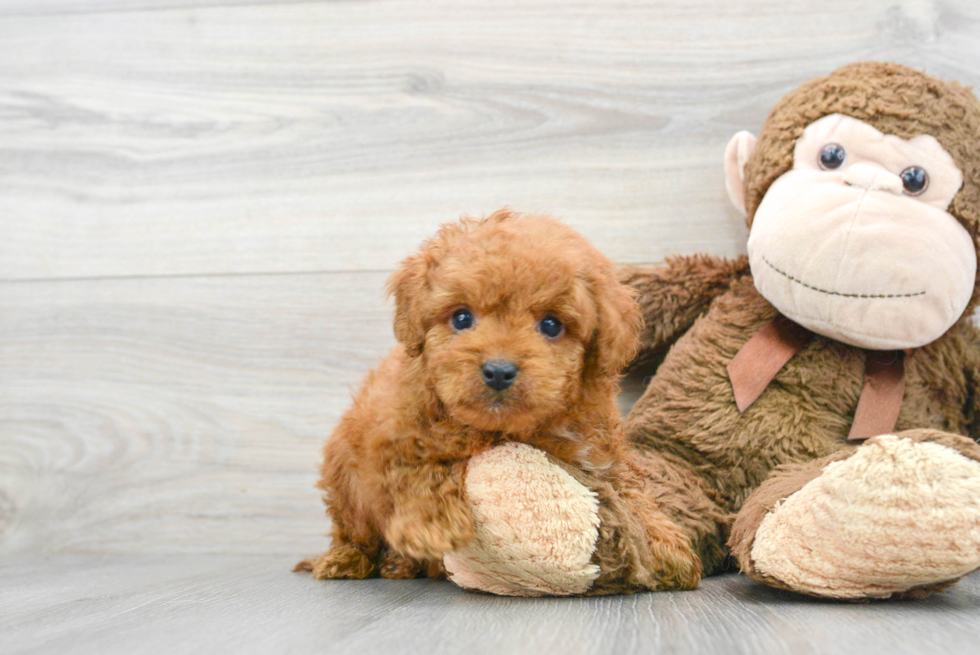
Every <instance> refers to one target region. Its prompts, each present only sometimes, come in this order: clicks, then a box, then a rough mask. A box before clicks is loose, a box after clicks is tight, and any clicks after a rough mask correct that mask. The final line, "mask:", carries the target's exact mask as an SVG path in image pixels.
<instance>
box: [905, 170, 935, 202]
mask: <svg viewBox="0 0 980 655" xmlns="http://www.w3.org/2000/svg"><path fill="white" fill-rule="evenodd" d="M899 177H901V178H902V186H903V187H905V193H906V194H908V195H910V196H918V195H920V194H922V193H923V192H925V190H926V187H928V186H929V173H926V169H924V168H922V167H921V166H909V167H908V168H906V169H905V170H903V171H902V173H901V175H900V176H899Z"/></svg>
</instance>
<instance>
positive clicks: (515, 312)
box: [297, 210, 641, 579]
mask: <svg viewBox="0 0 980 655" xmlns="http://www.w3.org/2000/svg"><path fill="white" fill-rule="evenodd" d="M388 288H389V292H390V293H392V294H393V295H394V296H395V305H396V313H395V321H394V327H395V335H396V337H397V338H398V341H399V345H398V346H397V347H396V348H395V349H394V351H393V352H392V353H391V354H390V355H389V356H388V357H387V358H386V359H385V360H384V361H383V362H382V364H381V365H380V367H379V368H378V369H377V370H375V371H372V372H371V373H370V374H369V375H368V377H367V380H366V382H365V383H364V386H363V387H362V389H361V390H360V392H359V393H358V394H357V395H356V397H355V398H354V404H353V407H351V408H350V410H348V411H347V413H346V414H345V415H344V417H343V418H342V420H341V422H340V424H339V426H338V427H337V429H336V431H335V432H334V434H333V436H332V437H331V438H330V439H329V440H328V441H327V443H326V446H325V448H324V458H323V465H322V467H321V470H320V471H321V479H320V482H319V484H318V486H319V487H320V488H321V489H323V491H324V497H325V502H326V504H327V511H328V514H329V515H330V517H331V519H332V520H333V531H332V537H333V545H332V548H331V549H330V550H329V551H328V552H327V553H325V554H323V555H321V556H320V557H319V558H317V559H315V560H311V561H305V562H301V563H300V564H299V565H298V566H297V569H298V570H299V569H305V570H310V571H313V574H314V575H315V576H316V577H317V578H321V579H322V578H367V577H373V576H377V575H381V576H383V577H387V578H406V577H415V576H417V575H420V574H428V575H430V576H436V575H439V574H441V573H443V568H442V558H443V555H445V554H446V553H449V552H451V551H453V550H455V549H457V548H461V547H463V546H465V545H467V544H468V543H469V542H470V541H471V540H472V539H473V536H474V525H473V512H472V510H471V507H470V505H469V504H468V503H467V498H466V496H465V491H464V478H465V474H466V467H467V462H468V461H469V460H470V458H472V457H474V456H475V455H478V454H480V453H482V452H485V451H487V450H488V449H490V448H492V447H494V446H496V445H499V444H502V443H505V442H521V443H524V444H528V445H530V446H534V447H536V448H538V449H540V450H542V451H544V452H546V453H548V454H550V455H552V456H554V457H556V458H557V459H559V460H561V461H563V462H565V463H566V464H568V465H570V466H572V467H575V468H576V469H580V470H583V471H588V472H592V473H595V474H597V475H603V476H610V477H615V476H617V475H619V474H620V469H621V468H624V467H626V468H628V465H627V463H626V462H627V459H628V454H629V452H628V451H629V449H628V448H627V446H626V444H625V442H624V438H623V434H622V431H621V429H620V418H619V414H618V412H617V409H616V405H615V396H616V393H617V391H618V378H619V373H620V370H621V369H622V368H623V367H624V366H625V365H626V363H628V361H629V360H630V358H631V357H632V355H633V354H634V352H635V349H636V346H637V333H638V331H639V329H640V325H641V319H640V313H639V309H638V307H637V304H636V301H635V300H634V298H633V295H632V292H631V290H630V289H629V288H628V287H626V286H624V285H622V284H620V283H619V282H618V281H617V279H616V271H615V268H614V266H613V265H612V263H610V261H609V260H608V259H606V258H605V257H604V256H603V255H602V254H601V253H599V252H598V251H597V250H596V249H595V248H594V247H592V246H591V245H590V244H589V243H588V242H587V241H586V240H585V239H584V238H583V237H582V236H581V235H579V234H577V233H576V232H575V231H573V230H572V229H570V228H568V227H566V226H565V225H563V224H561V223H560V222H558V221H557V220H554V219H552V218H548V217H545V216H532V215H520V214H515V213H512V212H510V211H507V210H502V211H499V212H497V213H495V214H493V215H492V216H490V217H488V218H486V219H483V220H475V219H463V220H461V221H459V222H456V223H451V224H447V225H445V226H443V227H442V228H441V229H440V230H439V232H438V234H436V236H435V237H434V238H432V239H431V240H429V241H427V242H426V243H425V244H423V246H422V248H421V250H420V251H419V252H418V253H416V254H414V255H412V256H411V257H409V258H407V259H406V260H405V261H404V262H403V263H402V265H401V268H400V269H399V270H398V271H397V272H396V273H395V274H394V275H393V276H392V277H391V279H390V280H389V283H388Z"/></svg>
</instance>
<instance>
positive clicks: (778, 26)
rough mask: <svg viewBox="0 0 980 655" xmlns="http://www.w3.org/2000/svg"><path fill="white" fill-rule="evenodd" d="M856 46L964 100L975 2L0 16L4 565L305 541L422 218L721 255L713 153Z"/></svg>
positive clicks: (62, 10) (385, 334)
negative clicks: (327, 465) (955, 84)
mask: <svg viewBox="0 0 980 655" xmlns="http://www.w3.org/2000/svg"><path fill="white" fill-rule="evenodd" d="M872 58H873V59H884V60H893V61H898V62H902V63H906V64H910V65H913V66H916V67H919V68H925V69H927V70H928V71H929V72H931V73H934V74H937V75H939V76H943V77H949V78H955V79H959V80H961V81H964V82H966V83H974V84H975V83H978V82H980V4H978V3H976V2H974V1H972V0H961V1H959V2H940V1H936V2H930V1H928V0H906V1H887V2H881V1H867V0H826V1H824V2H819V3H817V2H810V1H809V0H779V1H778V2H763V1H752V2H731V1H729V0H703V1H699V2H692V1H691V0H658V1H642V0H633V1H626V0H622V1H619V2H598V1H596V0H591V1H585V2H574V1H573V2H569V1H568V0H562V1H560V2H559V1H552V0H520V1H516V0H506V1H498V2H480V1H476V0H451V1H449V0H447V1H445V2H434V1H433V2H429V1H426V2H410V1H408V0H377V1H370V2H369V1H366V0H365V1H362V0H347V1H339V0H338V1H330V2H286V1H280V2H273V1H264V2H263V1H259V0H255V1H247V2H246V1H236V0H210V1H208V0H160V1H158V2H152V1H150V0H76V1H71V0H4V1H2V2H0V552H14V551H23V552H53V551H89V552H109V553H114V552H126V551H140V552H147V553H162V552H188V553H205V552H214V553H237V554H246V553H282V554H298V553H303V552H311V551H315V550H317V549H318V548H320V547H322V546H324V545H325V543H326V542H325V540H324V538H323V536H322V535H323V533H324V531H325V530H326V522H325V520H324V519H323V517H322V510H321V506H320V501H319V498H318V495H317V493H316V491H315V490H314V489H313V487H312V485H313V482H314V481H315V467H316V464H317V457H318V449H319V447H320V444H321V442H322V440H323V439H324V438H325V437H326V436H327V435H328V434H329V432H330V430H331V428H332V426H333V425H334V423H335V422H336V420H337V418H338V416H339V415H340V413H341V412H342V411H343V410H344V408H345V407H346V405H347V403H348V402H349V389H350V387H351V386H353V385H356V384H357V383H358V381H359V379H360V378H361V376H362V375H363V373H364V371H365V370H366V369H367V368H368V367H370V366H371V365H373V364H374V363H375V362H376V361H377V358H378V357H379V356H380V355H381V354H383V353H384V352H385V351H386V350H387V349H388V348H389V347H390V346H391V345H392V343H393V338H392V336H391V329H390V308H389V306H388V305H387V304H386V302H385V301H384V299H383V297H382V294H381V288H382V284H383V282H384V279H385V277H386V275H387V274H388V273H389V272H390V271H391V270H392V269H393V267H394V266H395V265H396V263H397V261H398V260H399V259H400V258H401V257H403V256H405V255H407V254H408V253H409V252H411V251H412V250H413V249H414V248H415V247H416V246H417V244H418V243H419V242H420V241H421V240H422V239H423V238H424V237H426V236H427V235H429V234H430V233H431V232H432V231H433V230H434V229H435V227H436V226H437V225H438V224H440V223H442V222H444V221H447V220H452V219H454V218H456V217H457V216H459V215H460V214H463V213H469V214H484V213H488V212H490V211H493V210H495V209H497V208H499V207H501V206H504V205H510V206H512V207H514V208H518V209H522V210H541V211H548V212H551V213H554V214H556V215H558V216H561V217H563V218H565V219H566V220H567V221H568V223H570V224H571V225H573V226H574V227H576V228H578V229H580V230H581V231H582V232H584V233H585V234H586V235H587V236H588V237H590V238H591V239H593V240H594V242H595V243H596V244H597V245H598V246H599V247H600V248H601V249H602V250H604V251H605V252H606V253H608V254H609V255H610V256H611V257H613V258H614V259H615V260H617V261H619V262H652V261H657V260H660V259H661V258H662V257H663V256H664V255H666V254H669V253H689V252H696V251H707V252H712V253H717V254H726V255H731V254H735V253H738V252H741V251H742V250H743V247H744V246H743V242H744V239H745V230H744V227H742V225H741V223H740V221H739V219H738V218H737V216H736V214H735V212H734V211H733V210H731V209H730V208H729V207H728V205H727V200H726V198H725V194H724V185H723V180H722V170H721V155H722V152H723V150H724V147H725V144H726V142H727V140H728V138H729V136H730V135H731V134H732V133H734V132H735V131H737V130H739V129H751V130H758V128H759V126H760V125H761V123H762V121H763V119H764V118H765V116H766V113H767V112H768V110H769V108H770V107H771V106H772V104H773V103H774V102H775V101H776V100H777V99H778V98H779V97H780V96H781V95H782V94H783V93H785V92H786V91H788V90H789V89H791V88H793V87H794V86H796V85H797V84H799V83H800V82H802V81H803V80H806V79H808V78H810V77H813V76H816V75H819V74H822V73H826V72H828V71H830V70H832V69H833V68H835V67H836V66H838V65H840V64H844V63H847V62H850V61H856V60H862V59H872Z"/></svg>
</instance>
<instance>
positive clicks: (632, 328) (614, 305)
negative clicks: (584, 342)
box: [589, 272, 643, 376]
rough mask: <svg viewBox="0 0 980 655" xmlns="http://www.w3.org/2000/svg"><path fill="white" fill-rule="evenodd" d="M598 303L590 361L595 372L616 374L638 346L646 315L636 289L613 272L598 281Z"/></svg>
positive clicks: (596, 298) (630, 359)
mask: <svg viewBox="0 0 980 655" xmlns="http://www.w3.org/2000/svg"><path fill="white" fill-rule="evenodd" d="M595 302H596V307H597V309H598V320H599V325H598V328H597V330H596V334H595V336H594V337H593V340H592V344H591V347H590V349H591V351H592V352H590V353H589V354H590V363H591V364H592V368H593V370H594V372H595V373H597V374H598V375H602V376H616V375H619V374H620V372H622V370H623V369H624V368H626V365H627V364H629V363H630V361H632V359H633V357H634V356H635V355H636V352H637V350H638V349H639V346H640V342H639V335H640V330H641V329H642V328H643V316H642V314H641V313H640V306H639V304H638V303H637V302H636V291H635V290H634V289H633V288H631V287H628V286H626V285H625V284H621V283H620V282H619V281H618V280H616V278H615V276H614V274H613V273H612V272H610V273H609V274H608V275H604V276H603V277H602V278H601V279H599V280H597V281H596V287H595Z"/></svg>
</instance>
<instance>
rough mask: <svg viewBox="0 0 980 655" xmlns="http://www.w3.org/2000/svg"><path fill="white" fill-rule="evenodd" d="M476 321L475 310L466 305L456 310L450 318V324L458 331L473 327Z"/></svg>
mask: <svg viewBox="0 0 980 655" xmlns="http://www.w3.org/2000/svg"><path fill="white" fill-rule="evenodd" d="M475 322H476V321H475V320H474V318H473V312H471V311H470V310H468V309H466V308H465V307H464V308H462V309H457V310H456V311H455V312H453V317H452V318H451V319H449V324H450V325H451V326H452V327H453V329H454V330H456V331H457V332H462V331H463V330H469V329H470V328H471V327H473V323H475Z"/></svg>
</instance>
